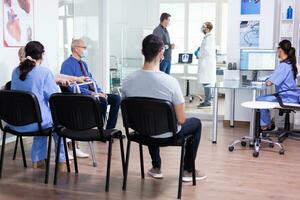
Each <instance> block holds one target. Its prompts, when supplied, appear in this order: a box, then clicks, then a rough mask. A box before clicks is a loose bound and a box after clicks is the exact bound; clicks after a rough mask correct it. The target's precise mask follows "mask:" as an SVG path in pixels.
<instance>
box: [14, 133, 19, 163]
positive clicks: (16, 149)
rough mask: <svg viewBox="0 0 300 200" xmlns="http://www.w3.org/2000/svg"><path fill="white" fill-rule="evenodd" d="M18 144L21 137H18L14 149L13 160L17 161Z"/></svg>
mask: <svg viewBox="0 0 300 200" xmlns="http://www.w3.org/2000/svg"><path fill="white" fill-rule="evenodd" d="M18 144H19V136H17V138H16V143H15V148H14V155H13V160H16V156H17V151H18Z"/></svg>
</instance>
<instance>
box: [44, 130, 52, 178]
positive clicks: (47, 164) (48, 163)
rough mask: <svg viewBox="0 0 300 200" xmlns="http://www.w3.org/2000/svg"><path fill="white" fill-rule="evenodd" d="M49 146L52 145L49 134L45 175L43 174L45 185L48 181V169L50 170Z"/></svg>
mask: <svg viewBox="0 0 300 200" xmlns="http://www.w3.org/2000/svg"><path fill="white" fill-rule="evenodd" d="M51 144H52V134H50V136H49V139H48V152H47V160H46V174H45V184H48V180H49V168H50V158H51Z"/></svg>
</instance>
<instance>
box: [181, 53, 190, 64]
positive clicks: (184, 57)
mask: <svg viewBox="0 0 300 200" xmlns="http://www.w3.org/2000/svg"><path fill="white" fill-rule="evenodd" d="M192 62H193V54H191V53H180V54H179V55H178V63H192Z"/></svg>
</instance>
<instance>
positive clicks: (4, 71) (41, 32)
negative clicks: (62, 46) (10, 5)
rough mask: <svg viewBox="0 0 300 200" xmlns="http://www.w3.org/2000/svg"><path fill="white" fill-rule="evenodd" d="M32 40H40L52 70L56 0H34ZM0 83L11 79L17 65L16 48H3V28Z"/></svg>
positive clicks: (55, 48)
mask: <svg viewBox="0 0 300 200" xmlns="http://www.w3.org/2000/svg"><path fill="white" fill-rule="evenodd" d="M0 11H1V12H0V27H3V19H2V18H3V14H2V13H3V6H0ZM34 33H35V34H34V36H35V37H34V40H38V41H40V42H41V43H42V44H43V45H44V46H45V50H46V58H47V62H48V64H49V67H50V68H51V70H52V71H57V70H58V69H59V67H60V66H59V65H58V59H57V58H58V43H57V41H58V0H51V1H48V0H38V1H34ZM0 39H1V42H0V55H1V57H0V68H1V69H0V85H1V86H2V85H4V84H5V83H6V82H7V81H9V80H10V79H11V73H12V70H13V69H14V68H15V67H16V66H17V65H18V63H19V62H18V55H17V52H18V48H4V47H3V43H2V39H3V29H2V28H1V29H0Z"/></svg>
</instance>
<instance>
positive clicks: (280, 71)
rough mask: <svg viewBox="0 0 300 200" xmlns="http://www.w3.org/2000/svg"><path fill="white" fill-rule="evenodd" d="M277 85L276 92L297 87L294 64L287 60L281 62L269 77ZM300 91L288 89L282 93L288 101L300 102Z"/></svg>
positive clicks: (284, 99)
mask: <svg viewBox="0 0 300 200" xmlns="http://www.w3.org/2000/svg"><path fill="white" fill-rule="evenodd" d="M267 80H269V81H271V82H272V83H273V84H274V85H275V89H276V92H281V91H284V90H291V89H297V82H296V79H294V73H293V70H292V65H291V64H289V63H287V62H280V64H279V65H278V67H277V68H276V70H275V71H274V72H273V73H272V74H271V76H270V77H269V78H268V79H267ZM299 96H300V92H299V91H287V92H283V93H281V97H282V100H283V101H284V102H287V103H300V102H299Z"/></svg>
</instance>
